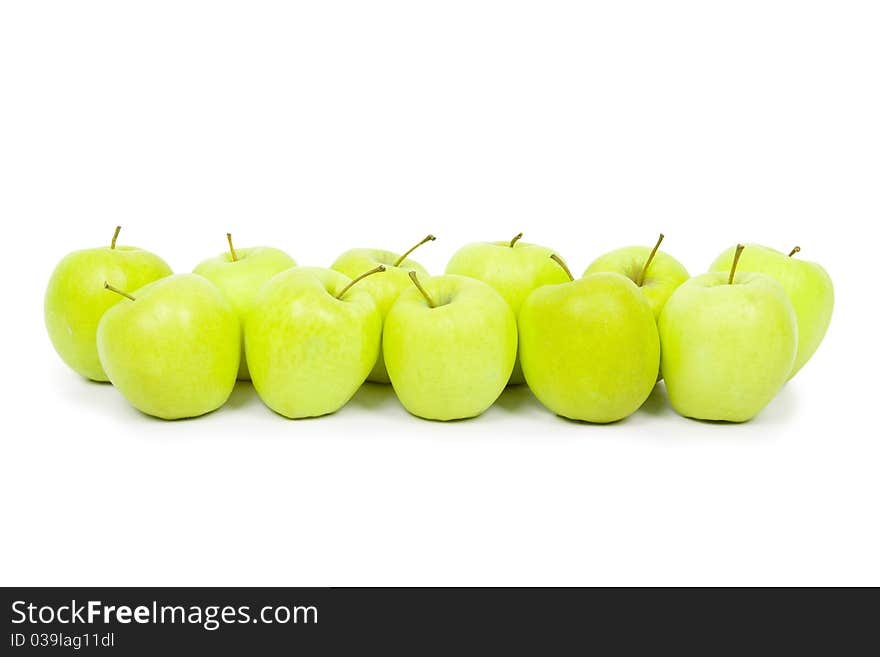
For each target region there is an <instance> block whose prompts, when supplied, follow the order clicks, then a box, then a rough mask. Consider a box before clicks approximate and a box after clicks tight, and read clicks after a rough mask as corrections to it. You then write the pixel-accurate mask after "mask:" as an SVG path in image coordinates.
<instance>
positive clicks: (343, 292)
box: [336, 265, 385, 301]
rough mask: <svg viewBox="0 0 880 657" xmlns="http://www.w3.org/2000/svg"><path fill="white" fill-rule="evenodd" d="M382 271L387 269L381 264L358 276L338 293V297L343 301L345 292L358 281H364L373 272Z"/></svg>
mask: <svg viewBox="0 0 880 657" xmlns="http://www.w3.org/2000/svg"><path fill="white" fill-rule="evenodd" d="M380 271H385V265H379V266H378V267H376V268H374V269H371V270H370V271H365V272H364V273H363V274H361V275H360V276H358V277H357V278H355V279H353V280H352V281H351V282H350V283H349V284H348V285H346V286H345V287H344V288H342V291H341V292H340V293H339V294H337V295H336V298H337V299H339V300H340V301H341V300H342V297H344V296H345V293H346V292H348V291H349V290H350V289H351V288H352V286H353V285H354V284H355V283H357V282H358V281H362V280H363V279H365V278H366V277H367V276H372V275H373V274H378V273H379V272H380Z"/></svg>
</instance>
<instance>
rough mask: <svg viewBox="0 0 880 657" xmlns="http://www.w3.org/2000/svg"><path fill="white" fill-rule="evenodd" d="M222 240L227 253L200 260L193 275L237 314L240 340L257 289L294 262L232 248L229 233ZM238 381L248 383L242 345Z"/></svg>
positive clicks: (280, 254)
mask: <svg viewBox="0 0 880 657" xmlns="http://www.w3.org/2000/svg"><path fill="white" fill-rule="evenodd" d="M226 240H227V241H228V242H229V251H228V252H225V253H221V254H220V255H219V256H217V257H216V258H209V259H207V260H203V261H202V262H200V263H199V264H198V265H196V268H195V269H193V273H195V274H199V275H201V276H204V277H205V278H207V279H208V280H209V281H211V282H212V283H213V284H214V285H216V286H217V288H218V289H219V290H220V291H221V292H222V293H223V295H224V296H225V297H226V298H227V299H228V300H229V303H231V304H232V308H233V310H235V314H236V315H238V319H239V321H240V323H241V326H242V340H244V331H243V329H244V320H245V317H246V316H247V314H248V313H249V312H250V310H251V308H253V305H254V300H255V299H256V298H257V293H259V291H260V288H262V287H263V284H264V283H266V281H268V280H269V279H270V278H272V277H273V276H274V275H275V274H277V273H278V272H282V271H284V270H285V269H290V268H291V267H296V261H295V260H294V259H293V258H291V257H290V256H289V255H287V254H286V253H285V252H284V251H281V250H279V249H273V248H272V247H269V246H253V247H250V248H246V249H236V248H235V247H233V245H232V235H230V234H229V233H226ZM238 378H239V379H240V380H242V381H249V380H250V378H251V377H250V374H249V373H248V367H247V358H246V357H245V354H244V342H242V354H241V363H240V364H239V368H238Z"/></svg>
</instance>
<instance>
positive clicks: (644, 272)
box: [584, 233, 690, 319]
mask: <svg viewBox="0 0 880 657" xmlns="http://www.w3.org/2000/svg"><path fill="white" fill-rule="evenodd" d="M662 241H663V234H662V233H661V234H660V238H659V239H658V240H657V243H656V244H655V245H654V247H653V248H651V247H650V246H626V247H623V248H622V249H616V250H614V251H611V252H609V253H606V254H605V255H602V256H599V257H598V258H596V259H595V260H594V261H593V262H592V263H591V264H590V266H589V267H587V269H586V271H585V272H584V276H586V275H587V274H596V273H599V272H613V273H615V274H622V275H624V276H626V277H627V278H628V279H630V280H631V281H632V282H633V283H635V284H636V285H637V286H638V288H639V289H640V290H641V291H642V294H644V295H645V298H646V299H647V300H648V304H649V305H650V306H651V311H652V312H653V313H654V318H655V319H659V318H660V311H661V310H663V306H664V304H665V303H666V300H667V299H668V298H669V296H670V295H671V294H672V293H673V292H674V291H675V289H676V288H677V287H678V286H679V285H681V284H682V283H684V282H685V281H686V280H687V279H688V278H690V274H688V271H687V269H685V268H684V265H682V264H681V263H680V262H679V261H678V260H676V259H675V258H673V257H672V256H671V255H669V254H668V253H666V252H664V251H660V250H659V249H660V243H661V242H662Z"/></svg>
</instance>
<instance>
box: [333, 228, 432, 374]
mask: <svg viewBox="0 0 880 657" xmlns="http://www.w3.org/2000/svg"><path fill="white" fill-rule="evenodd" d="M434 239H436V238H435V237H434V236H433V235H428V236H427V237H425V239H423V240H422V241H421V242H419V243H418V244H416V245H415V246H413V247H412V248H410V249H409V250H408V251H406V252H405V253H403V254H402V255H400V254H397V253H394V252H392V251H384V250H382V249H350V250H349V251H346V252H345V253H343V254H342V255H340V256H339V257H338V258H337V259H336V262H334V263H333V264H332V265H331V267H330V268H331V269H335V270H336V271H338V272H342V273H343V274H345V275H346V276H349V277H350V278H356V277H357V276H360V275H361V274H362V273H364V272H365V271H369V270H370V269H374V268H375V267H378V266H380V265H381V266H384V267H385V271H384V272H382V273H380V274H379V275H377V276H370V277H369V278H366V279H364V281H363V282H362V283H358V287H359V288H360V289H362V290H364V291H366V292H368V293H369V294H370V296H372V297H373V301H375V302H376V307H377V308H378V309H379V314H380V315H381V316H382V321H383V322H384V321H385V317H386V316H387V315H388V311H389V310H391V306H392V305H393V304H394V302H395V301H397V297H398V296H400V293H401V292H402V291H403V290H406V289H409V288H410V287H412V282H411V281H410V279H409V272H411V271H415V272H416V273H417V274H418V275H419V276H421V277H422V278H427V277H428V272H427V271H425V268H424V267H422V266H421V265H420V264H419V263H418V262H416V261H415V260H411V259H410V258H409V257H408V256H409V254H410V253H412V252H413V251H415V250H416V249H417V248H418V247H420V246H421V245H422V244H426V243H427V242H433V241H434ZM367 381H373V382H374V383H389V382H390V379H389V378H388V371H387V370H386V368H385V357H384V356H383V353H382V348H381V346H380V348H379V356H378V357H377V358H376V364H375V365H374V366H373V369H372V370H371V371H370V374H369V376H367Z"/></svg>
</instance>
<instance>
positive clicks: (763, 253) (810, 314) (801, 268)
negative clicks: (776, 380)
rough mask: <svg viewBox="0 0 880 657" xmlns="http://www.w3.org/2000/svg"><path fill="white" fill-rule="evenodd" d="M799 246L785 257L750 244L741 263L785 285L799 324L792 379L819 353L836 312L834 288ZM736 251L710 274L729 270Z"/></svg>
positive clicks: (719, 261) (744, 268)
mask: <svg viewBox="0 0 880 657" xmlns="http://www.w3.org/2000/svg"><path fill="white" fill-rule="evenodd" d="M800 250H801V247H799V246H796V247H794V248H793V249H791V251H790V252H789V253H788V255H786V254H785V253H783V252H782V251H777V250H776V249H771V248H770V247H767V246H760V245H758V244H749V245H748V248H746V250H745V251H744V252H743V255H742V258H741V259H740V261H739V270H740V271H753V272H757V273H759V274H766V275H767V276H770V278H772V279H773V280H775V281H776V282H777V283H779V284H780V285H781V286H782V289H784V290H785V293H786V294H787V295H788V298H789V300H790V301H791V305H792V306H793V307H794V312H795V315H796V316H797V322H798V352H797V356H796V357H795V359H794V364H793V365H792V368H791V372H790V373H789V375H788V378H789V379H791V378H792V377H793V376H794V375H795V374H797V373H798V372H799V371H800V369H801V368H802V367H803V366H804V365H806V364H807V361H808V360H810V358H811V357H812V356H813V354H814V353H816V350H817V349H818V348H819V344H821V342H822V338H824V337H825V333H826V332H827V331H828V326H829V324H830V323H831V314H832V312H833V310H834V285H833V284H832V283H831V277H830V276H829V275H828V272H826V271H825V269H823V268H822V266H821V265H819V264H818V263H815V262H809V261H807V260H802V259H800V258H798V257H795V256H796V255H797V254H798V253H799V252H800ZM734 255H735V248H730V249H728V250H727V251H725V252H724V253H722V254H721V255H720V256H718V258H717V259H716V260H715V262H713V263H712V266H711V267H709V270H710V271H726V270H727V269H729V268H730V264H731V262H732V261H733V257H734Z"/></svg>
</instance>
